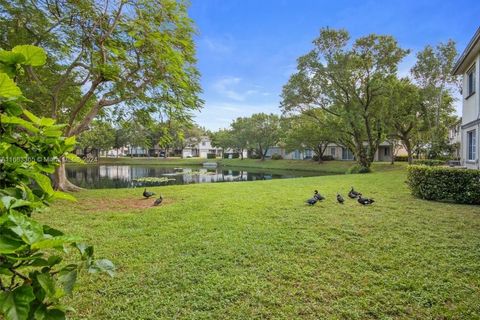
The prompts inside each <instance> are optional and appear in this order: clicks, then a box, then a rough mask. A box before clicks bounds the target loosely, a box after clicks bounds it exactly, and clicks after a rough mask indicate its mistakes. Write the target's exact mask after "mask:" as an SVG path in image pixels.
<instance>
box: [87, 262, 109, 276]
mask: <svg viewBox="0 0 480 320" xmlns="http://www.w3.org/2000/svg"><path fill="white" fill-rule="evenodd" d="M115 269H116V268H115V265H114V264H113V262H112V261H110V260H108V259H99V260H95V261H94V262H93V264H92V265H91V266H90V268H88V271H89V272H91V273H96V272H106V273H108V274H109V275H110V276H111V277H113V276H114V275H115Z"/></svg>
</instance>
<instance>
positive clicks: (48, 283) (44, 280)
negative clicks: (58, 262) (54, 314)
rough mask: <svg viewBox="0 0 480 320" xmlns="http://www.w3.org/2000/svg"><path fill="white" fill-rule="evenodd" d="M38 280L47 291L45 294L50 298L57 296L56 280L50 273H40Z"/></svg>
mask: <svg viewBox="0 0 480 320" xmlns="http://www.w3.org/2000/svg"><path fill="white" fill-rule="evenodd" d="M37 281H38V283H39V284H40V286H41V287H42V289H43V290H44V291H45V294H46V295H47V297H49V298H54V297H55V292H56V289H55V280H54V279H53V278H52V276H51V275H50V273H40V274H39V275H38V276H37Z"/></svg>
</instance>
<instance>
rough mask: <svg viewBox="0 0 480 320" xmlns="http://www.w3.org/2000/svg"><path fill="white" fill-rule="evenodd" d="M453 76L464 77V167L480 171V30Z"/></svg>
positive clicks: (462, 134)
mask: <svg viewBox="0 0 480 320" xmlns="http://www.w3.org/2000/svg"><path fill="white" fill-rule="evenodd" d="M453 75H456V76H460V75H461V76H463V81H462V100H463V101H462V125H461V132H460V139H461V150H460V158H461V162H462V165H464V166H466V167H467V168H471V169H480V164H479V161H478V149H479V141H480V139H479V138H480V136H479V135H480V92H479V91H480V81H478V79H479V78H480V28H478V29H477V32H476V33H475V35H474V36H473V38H472V40H470V42H469V43H468V45H467V47H466V48H465V50H464V51H463V53H462V55H461V56H460V58H459V59H458V61H457V63H456V64H455V67H454V69H453Z"/></svg>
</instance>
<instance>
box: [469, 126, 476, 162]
mask: <svg viewBox="0 0 480 320" xmlns="http://www.w3.org/2000/svg"><path fill="white" fill-rule="evenodd" d="M467 148H468V149H467V160H470V161H472V160H476V159H477V130H472V131H468V132H467Z"/></svg>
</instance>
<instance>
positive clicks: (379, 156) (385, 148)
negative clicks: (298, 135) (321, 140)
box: [266, 142, 407, 161]
mask: <svg viewBox="0 0 480 320" xmlns="http://www.w3.org/2000/svg"><path fill="white" fill-rule="evenodd" d="M392 150H393V148H392V145H391V144H390V143H388V142H383V143H381V144H380V146H379V147H378V149H377V152H376V153H375V157H374V161H391V160H392V155H393V154H394V153H393V152H392ZM274 154H278V155H281V156H282V157H283V159H290V160H305V159H312V158H313V156H314V154H315V153H314V152H313V150H308V149H307V150H294V151H292V152H287V151H285V149H283V148H281V147H272V148H269V149H268V151H267V155H266V156H267V158H270V157H272V155H274ZM395 154H396V155H397V156H405V155H407V152H406V150H405V149H404V148H403V147H401V146H397V147H396V149H395ZM324 156H332V158H333V159H335V160H346V161H347V160H354V159H355V157H354V155H353V152H352V151H351V150H350V149H348V148H346V147H343V146H341V145H339V144H335V143H331V144H329V145H328V146H327V149H326V150H325V153H324Z"/></svg>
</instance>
